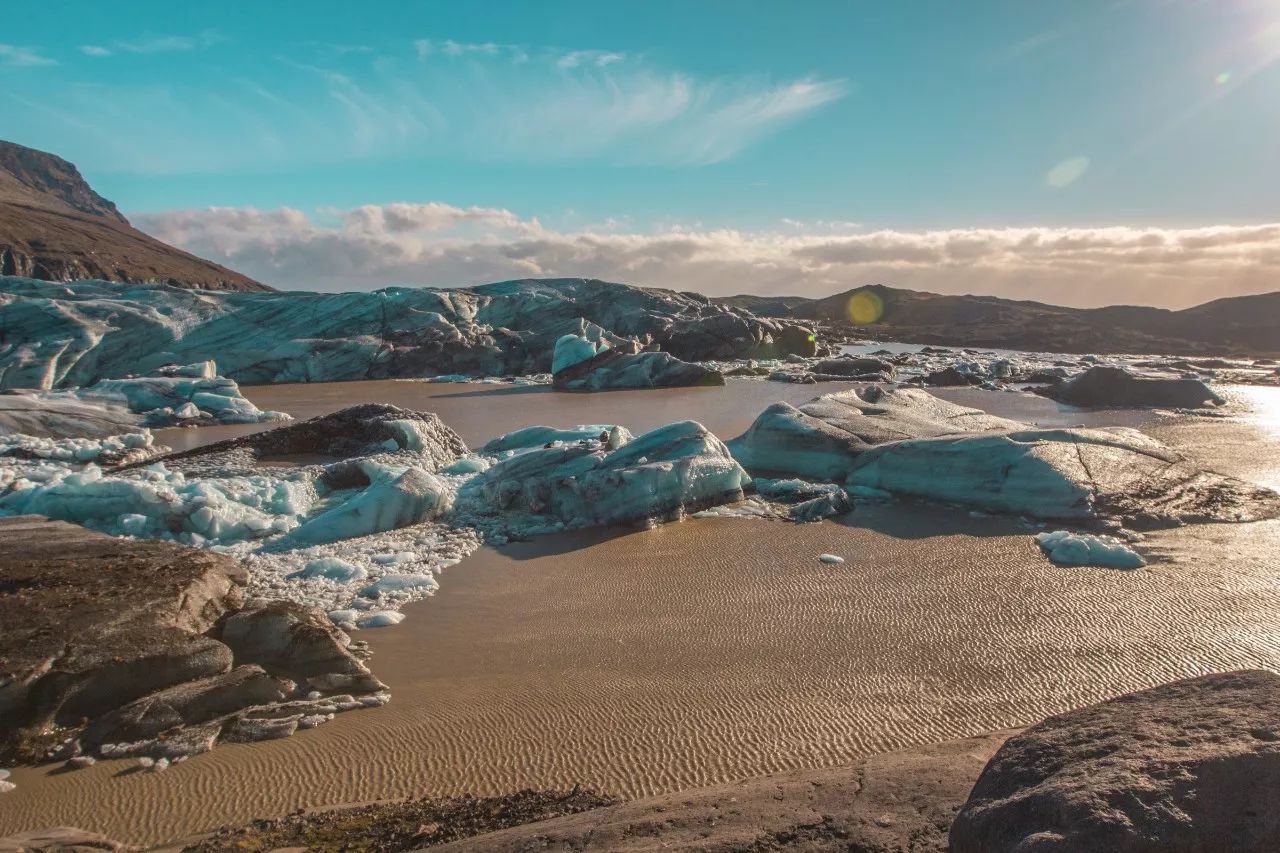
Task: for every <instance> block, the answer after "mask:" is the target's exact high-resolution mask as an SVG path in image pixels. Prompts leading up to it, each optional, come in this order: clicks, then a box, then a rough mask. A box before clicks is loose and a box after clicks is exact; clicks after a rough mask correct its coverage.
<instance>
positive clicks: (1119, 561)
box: [1036, 530, 1147, 569]
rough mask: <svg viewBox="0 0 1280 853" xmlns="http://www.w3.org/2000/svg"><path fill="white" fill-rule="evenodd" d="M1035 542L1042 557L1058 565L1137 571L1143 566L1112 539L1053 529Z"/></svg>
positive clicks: (1142, 563) (1134, 556)
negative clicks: (1041, 552)
mask: <svg viewBox="0 0 1280 853" xmlns="http://www.w3.org/2000/svg"><path fill="white" fill-rule="evenodd" d="M1036 543H1037V544H1038V545H1039V546H1040V550H1042V551H1044V553H1045V556H1047V557H1048V558H1049V559H1050V560H1052V561H1053V562H1055V563H1057V564H1058V565H1061V566H1102V567H1105V568H1111V569H1140V568H1142V567H1143V566H1145V565H1146V564H1147V561H1146V560H1144V559H1142V556H1141V555H1140V554H1139V553H1138V552H1137V551H1134V550H1133V549H1132V548H1130V547H1129V546H1127V545H1125V544H1124V543H1123V542H1121V541H1120V540H1119V539H1116V538H1115V537H1114V536H1094V535H1093V534H1091V533H1072V532H1070V531H1068V530H1054V531H1052V532H1048V533H1037V534H1036Z"/></svg>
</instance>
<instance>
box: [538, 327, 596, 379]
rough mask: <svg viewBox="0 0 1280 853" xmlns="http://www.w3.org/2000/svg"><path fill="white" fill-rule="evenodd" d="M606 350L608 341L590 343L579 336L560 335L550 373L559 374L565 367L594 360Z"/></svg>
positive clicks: (590, 341) (552, 358)
mask: <svg viewBox="0 0 1280 853" xmlns="http://www.w3.org/2000/svg"><path fill="white" fill-rule="evenodd" d="M607 349H609V342H608V341H604V340H599V341H592V340H588V339H587V338H585V337H583V336H581V335H562V336H561V337H560V338H559V340H557V341H556V348H555V353H554V354H553V355H552V357H551V373H552V374H553V375H554V374H556V373H559V372H560V371H562V370H564V369H565V368H566V367H572V366H573V365H575V364H578V363H579V362H582V361H586V360H588V359H590V358H594V357H595V355H596V354H597V353H601V352H604V351H605V350H607Z"/></svg>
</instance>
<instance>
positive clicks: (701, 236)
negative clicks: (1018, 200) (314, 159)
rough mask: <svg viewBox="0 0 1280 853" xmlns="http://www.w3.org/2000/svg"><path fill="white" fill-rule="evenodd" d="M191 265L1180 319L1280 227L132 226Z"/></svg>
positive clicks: (289, 283) (357, 213) (418, 219)
mask: <svg viewBox="0 0 1280 853" xmlns="http://www.w3.org/2000/svg"><path fill="white" fill-rule="evenodd" d="M134 220H135V223H136V224H137V225H139V226H140V227H141V228H143V229H144V230H146V231H148V232H149V233H151V234H153V235H155V236H156V237H158V238H160V239H161V240H164V241H166V242H168V243H172V244H174V245H177V246H180V247H181V248H184V249H186V250H187V251H190V252H194V253H195V254H198V255H201V256H203V257H207V258H210V259H212V260H215V261H218V262H219V263H222V264H224V265H227V266H230V267H232V268H235V269H238V270H240V271H242V272H244V273H245V274H247V275H250V276H253V277H254V278H257V279H259V280H260V281H264V282H266V283H268V284H272V285H274V286H277V287H282V288H286V289H306V290H330V291H332V290H364V289H372V288H376V287H383V286H388V285H394V284H402V285H431V286H442V287H450V286H459V285H472V284H482V283H486V282H490V281H499V280H504V279H516V278H543V277H578V276H581V277H587V278H601V279H606V280H613V281H624V282H627V283H629V284H639V285H645V286H650V287H666V288H672V289H676V290H694V291H698V292H700V293H706V294H709V295H713V296H727V295H733V294H740V293H760V294H796V295H802V296H810V297H814V296H826V295H829V294H831V293H834V292H837V291H840V290H845V289H848V288H851V287H856V286H858V285H861V284H870V283H888V284H892V285H894V286H897V287H906V288H912V289H917V290H927V291H933V292H937V293H985V294H992V295H997V296H1005V297H1010V298H1018V299H1033V300H1036V301H1042V302H1049V303H1054V304H1061V305H1070V306H1077V307H1096V306H1101V305H1111V304H1118V303H1128V304H1149V305H1157V306H1162V307H1168V308H1183V307H1188V306H1191V305H1195V304H1199V303H1201V302H1205V301H1208V300H1210V299H1215V298H1219V297H1223V296H1237V295H1242V294H1247V293H1265V292H1270V291H1273V290H1276V289H1277V282H1280V223H1271V224H1261V225H1247V226H1211V227H1202V228H1181V229H1172V228H1132V227H1107V228H968V229H959V228H957V229H947V230H935V231H896V230H874V231H868V230H859V229H856V227H855V226H854V225H853V224H851V223H803V222H788V223H782V224H781V225H780V227H779V228H777V229H773V230H764V231H741V230H733V229H702V228H680V227H673V228H669V229H666V230H662V231H652V232H638V231H634V230H629V229H626V228H625V227H622V226H620V225H619V224H618V223H612V222H606V223H601V224H599V225H594V226H587V227H583V228H579V229H573V230H563V229H554V228H549V227H546V226H544V225H543V224H542V223H541V222H540V221H539V220H538V219H536V218H522V217H520V216H518V215H516V214H515V213H513V212H511V211H509V210H506V209H502V208H488V207H465V208H464V207H455V206H452V205H448V204H442V203H438V202H436V203H426V204H409V203H401V204H386V205H362V206H359V207H355V208H350V209H345V210H333V209H330V210H324V211H318V212H316V213H313V214H308V213H306V212H303V211H301V210H296V209H292V208H279V209H275V210H256V209H252V208H209V209H204V210H185V211H170V212H165V213H158V214H150V215H141V216H135V217H134Z"/></svg>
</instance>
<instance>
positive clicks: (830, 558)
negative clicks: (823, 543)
mask: <svg viewBox="0 0 1280 853" xmlns="http://www.w3.org/2000/svg"><path fill="white" fill-rule="evenodd" d="M818 559H819V560H820V561H822V562H824V563H826V564H828V565H832V566H838V565H840V564H841V563H843V562H844V557H837V556H836V555H835V554H819V555H818Z"/></svg>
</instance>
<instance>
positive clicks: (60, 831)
mask: <svg viewBox="0 0 1280 853" xmlns="http://www.w3.org/2000/svg"><path fill="white" fill-rule="evenodd" d="M128 849H129V847H128V846H126V845H124V844H122V843H120V842H119V841H112V840H111V839H110V838H107V837H106V836H105V835H98V834H97V833H96V832H89V831H88V830H85V829H78V828H76V827H74V826H54V827H50V828H48V829H33V830H31V831H29V832H19V833H17V834H15V835H7V836H4V837H3V838H0V853H103V851H108V853H117V851H124V850H128Z"/></svg>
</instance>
